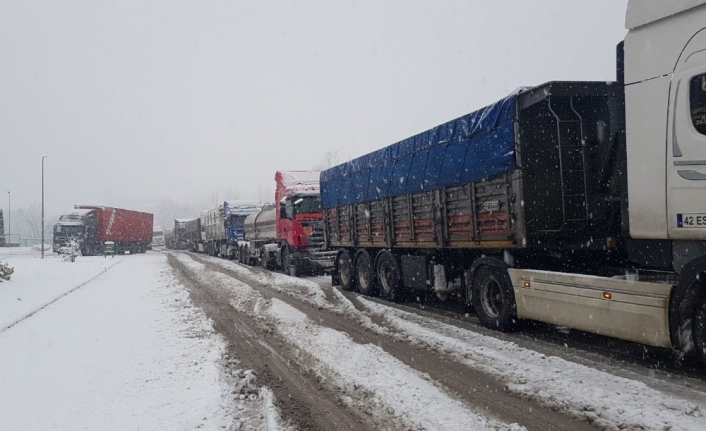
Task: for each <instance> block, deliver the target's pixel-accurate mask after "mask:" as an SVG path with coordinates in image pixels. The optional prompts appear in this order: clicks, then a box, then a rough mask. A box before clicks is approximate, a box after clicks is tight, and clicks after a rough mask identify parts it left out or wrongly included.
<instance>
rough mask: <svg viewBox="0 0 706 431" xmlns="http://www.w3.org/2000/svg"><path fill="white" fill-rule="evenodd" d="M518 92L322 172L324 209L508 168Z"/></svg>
mask: <svg viewBox="0 0 706 431" xmlns="http://www.w3.org/2000/svg"><path fill="white" fill-rule="evenodd" d="M515 102H516V95H515V94H512V95H510V96H508V97H506V98H505V99H503V100H501V101H499V102H497V103H495V104H493V105H490V106H487V107H485V108H483V109H479V110H478V111H475V112H472V113H470V114H467V115H464V116H462V117H460V118H457V119H455V120H452V121H449V122H448V123H445V124H442V125H440V126H437V127H434V128H433V129H430V130H427V131H425V132H422V133H420V134H418V135H416V136H412V137H411V138H407V139H405V140H403V141H400V142H397V143H395V144H392V145H390V146H387V147H385V148H382V149H380V150H378V151H375V152H372V153H370V154H366V155H364V156H362V157H358V158H357V159H353V160H351V161H349V162H346V163H343V164H340V165H338V166H334V167H332V168H330V169H327V170H325V171H323V172H322V173H321V204H322V206H323V208H332V207H336V206H339V205H347V204H353V203H361V202H367V201H372V200H376V199H381V198H386V197H390V196H397V195H401V194H406V193H415V192H419V191H423V190H433V189H437V188H440V187H446V186H452V185H455V184H461V183H467V182H471V181H479V180H482V179H484V178H488V177H491V176H493V175H496V174H500V173H504V172H510V171H513V170H514V169H515V168H516V162H515V130H514V127H515V126H514V120H515Z"/></svg>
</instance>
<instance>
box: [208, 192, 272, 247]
mask: <svg viewBox="0 0 706 431" xmlns="http://www.w3.org/2000/svg"><path fill="white" fill-rule="evenodd" d="M260 209H261V205H258V204H256V203H254V202H250V201H242V200H235V201H224V202H223V204H221V205H219V207H218V208H214V209H211V210H209V211H207V212H206V213H205V214H204V215H203V216H202V217H201V224H202V225H203V231H204V247H203V248H204V250H203V251H204V252H205V253H208V254H210V255H211V256H220V257H228V258H230V259H235V257H236V255H237V252H238V241H242V240H244V239H245V218H246V217H247V216H248V215H250V214H257V213H258V212H260Z"/></svg>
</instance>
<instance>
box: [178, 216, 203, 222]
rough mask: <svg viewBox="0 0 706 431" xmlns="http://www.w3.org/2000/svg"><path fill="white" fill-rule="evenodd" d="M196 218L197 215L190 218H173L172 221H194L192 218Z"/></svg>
mask: <svg viewBox="0 0 706 431" xmlns="http://www.w3.org/2000/svg"><path fill="white" fill-rule="evenodd" d="M196 219H198V217H192V218H175V219H174V221H175V222H177V223H186V222H190V221H194V220H196Z"/></svg>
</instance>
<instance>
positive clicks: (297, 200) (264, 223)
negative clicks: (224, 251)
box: [238, 171, 335, 275]
mask: <svg viewBox="0 0 706 431" xmlns="http://www.w3.org/2000/svg"><path fill="white" fill-rule="evenodd" d="M319 174H320V173H319V171H277V172H276V173H275V182H276V185H277V188H276V189H275V204H274V205H273V204H269V205H265V206H263V208H262V209H261V211H259V212H257V213H255V214H251V215H249V216H247V218H246V219H245V222H244V228H245V239H244V240H243V241H240V245H239V253H238V258H239V260H240V261H241V262H243V263H246V264H249V265H256V264H260V265H262V266H263V267H264V268H267V269H275V268H280V269H283V270H285V271H287V272H289V273H290V274H293V275H297V274H300V273H303V272H322V271H326V270H329V269H330V268H331V267H332V266H333V257H334V255H335V252H330V251H327V250H325V249H324V230H323V222H322V219H323V215H322V213H321V198H320V196H319Z"/></svg>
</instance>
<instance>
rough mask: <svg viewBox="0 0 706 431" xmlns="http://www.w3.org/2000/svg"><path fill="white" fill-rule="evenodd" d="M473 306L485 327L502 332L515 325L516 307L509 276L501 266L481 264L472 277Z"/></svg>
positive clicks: (511, 328) (510, 329)
mask: <svg viewBox="0 0 706 431" xmlns="http://www.w3.org/2000/svg"><path fill="white" fill-rule="evenodd" d="M473 308H475V311H476V315H477V316H478V320H480V322H481V323H482V324H483V326H485V327H486V328H491V329H498V330H500V331H503V332H508V331H512V330H513V329H515V326H516V325H517V316H516V314H517V312H516V311H517V307H516V305H515V294H514V292H513V290H512V283H511V282H510V277H509V276H508V275H507V273H505V271H504V270H503V269H501V268H498V267H495V266H481V267H480V268H478V272H476V276H475V277H474V279H473Z"/></svg>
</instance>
